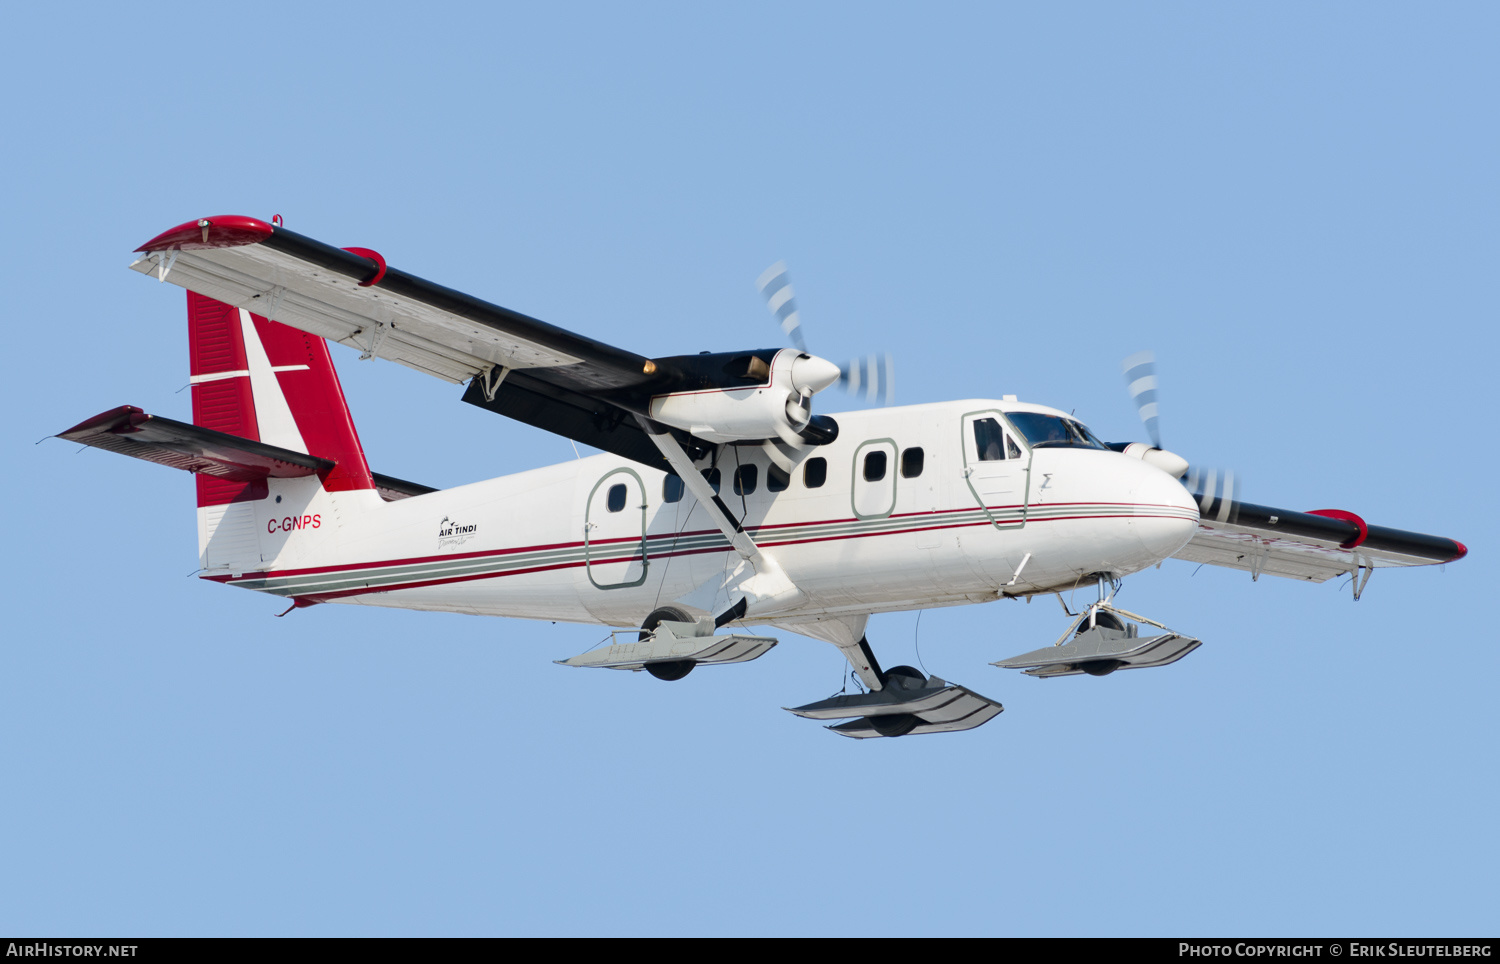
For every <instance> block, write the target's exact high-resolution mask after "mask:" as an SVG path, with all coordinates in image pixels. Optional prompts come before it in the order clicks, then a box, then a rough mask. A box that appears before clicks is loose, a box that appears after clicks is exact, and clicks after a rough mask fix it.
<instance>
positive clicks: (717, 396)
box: [650, 348, 839, 443]
mask: <svg viewBox="0 0 1500 964" xmlns="http://www.w3.org/2000/svg"><path fill="white" fill-rule="evenodd" d="M736 375H737V378H736V381H740V382H748V384H728V385H719V386H715V387H712V388H702V389H696V390H692V391H682V392H672V393H670V394H666V395H657V396H655V397H653V398H652V399H651V409H650V415H651V417H652V418H653V419H655V420H656V421H658V422H662V423H663V424H666V425H671V426H672V427H674V428H680V429H683V430H685V431H688V432H691V433H692V434H693V435H695V436H696V437H698V438H701V439H703V440H704V441H706V442H714V443H720V442H745V441H756V440H760V439H768V438H781V439H788V440H791V439H794V438H796V437H797V436H798V433H800V432H801V431H802V430H803V429H804V428H806V427H807V425H808V422H809V421H810V420H811V418H812V412H811V410H810V409H809V407H808V401H809V400H810V399H811V397H812V395H813V394H814V393H816V392H820V391H822V390H823V389H825V388H827V387H828V386H829V385H832V384H833V383H834V382H836V381H838V378H839V369H838V366H837V365H835V364H833V363H832V362H830V361H826V360H824V359H822V358H818V357H816V356H813V355H808V354H806V353H804V352H799V351H797V350H796V349H794V348H783V349H782V350H781V351H778V352H777V353H776V354H775V356H774V357H772V359H771V361H770V362H769V363H767V362H766V361H765V360H764V359H763V358H762V357H761V356H759V355H747V356H745V373H744V374H743V375H739V374H738V373H736Z"/></svg>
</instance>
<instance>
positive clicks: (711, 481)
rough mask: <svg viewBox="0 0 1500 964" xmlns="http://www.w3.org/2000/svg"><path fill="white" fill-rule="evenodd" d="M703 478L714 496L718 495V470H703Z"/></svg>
mask: <svg viewBox="0 0 1500 964" xmlns="http://www.w3.org/2000/svg"><path fill="white" fill-rule="evenodd" d="M703 478H704V480H705V481H707V482H708V485H709V488H711V489H713V490H714V495H718V494H719V470H718V469H704V470H703Z"/></svg>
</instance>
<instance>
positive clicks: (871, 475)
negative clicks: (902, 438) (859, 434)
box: [865, 449, 885, 482]
mask: <svg viewBox="0 0 1500 964" xmlns="http://www.w3.org/2000/svg"><path fill="white" fill-rule="evenodd" d="M883 478H885V453H884V452H882V451H881V450H879V449H876V450H875V451H873V452H867V453H865V481H866V482H879V481H880V480H881V479H883Z"/></svg>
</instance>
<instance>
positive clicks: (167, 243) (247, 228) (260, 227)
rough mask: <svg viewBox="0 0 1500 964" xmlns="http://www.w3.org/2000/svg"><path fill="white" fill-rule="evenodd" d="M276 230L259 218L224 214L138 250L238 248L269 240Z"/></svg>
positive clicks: (172, 231) (180, 228)
mask: <svg viewBox="0 0 1500 964" xmlns="http://www.w3.org/2000/svg"><path fill="white" fill-rule="evenodd" d="M275 230H276V229H275V228H273V227H271V226H270V225H269V224H267V223H266V222H264V221H261V220H259V219H257V218H247V217H243V216H241V215H238V214H225V215H221V216H219V217H214V218H199V219H198V220H196V221H189V222H187V223H186V224H179V225H177V227H175V228H172V229H170V230H168V231H163V232H162V233H161V234H158V235H157V236H156V237H154V238H152V239H151V240H150V241H147V242H146V243H145V244H143V245H141V246H140V247H139V248H136V250H137V251H165V250H167V249H168V248H181V249H183V250H185V251H192V250H194V249H201V248H235V247H239V246H240V245H243V244H259V243H260V242H262V241H264V240H265V239H266V238H269V237H270V236H271V235H272V234H273V233H274V232H275Z"/></svg>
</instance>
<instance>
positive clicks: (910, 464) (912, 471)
mask: <svg viewBox="0 0 1500 964" xmlns="http://www.w3.org/2000/svg"><path fill="white" fill-rule="evenodd" d="M925 460H926V454H925V453H924V452H923V451H922V449H921V447H920V446H913V447H912V448H909V449H907V450H906V451H905V452H902V453H901V477H902V478H903V479H914V478H916V477H917V476H919V475H921V474H922V463H923V462H924V461H925Z"/></svg>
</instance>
